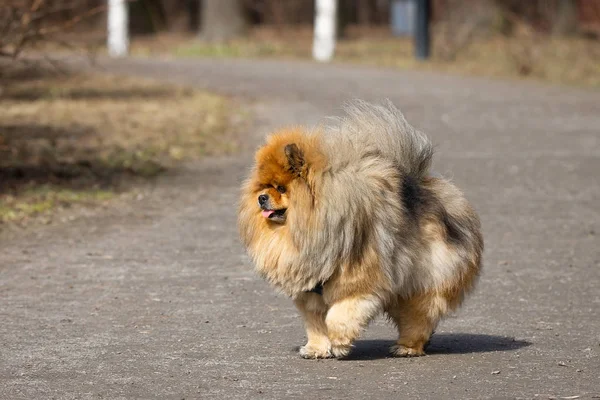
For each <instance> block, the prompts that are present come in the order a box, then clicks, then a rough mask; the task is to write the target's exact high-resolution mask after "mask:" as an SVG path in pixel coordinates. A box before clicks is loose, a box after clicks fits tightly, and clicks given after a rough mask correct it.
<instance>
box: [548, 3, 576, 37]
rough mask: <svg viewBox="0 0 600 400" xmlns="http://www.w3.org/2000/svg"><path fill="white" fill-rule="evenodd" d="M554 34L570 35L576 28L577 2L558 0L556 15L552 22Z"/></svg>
mask: <svg viewBox="0 0 600 400" xmlns="http://www.w3.org/2000/svg"><path fill="white" fill-rule="evenodd" d="M552 25H553V26H552V33H554V34H555V35H570V34H573V33H575V31H576V29H577V3H576V1H575V0H558V7H557V10H556V17H555V19H554V23H553V24H552Z"/></svg>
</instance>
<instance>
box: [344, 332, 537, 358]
mask: <svg viewBox="0 0 600 400" xmlns="http://www.w3.org/2000/svg"><path fill="white" fill-rule="evenodd" d="M394 343H395V341H393V340H358V341H356V343H355V344H354V348H353V349H352V352H351V353H350V355H349V356H348V357H346V358H344V359H343V360H348V361H351V360H378V359H382V358H388V357H390V354H389V349H390V347H391V346H393V345H394ZM530 345H531V342H528V341H525V340H518V339H515V338H512V337H506V336H496V335H484V334H476V333H436V334H434V335H433V336H432V337H431V341H430V342H429V345H428V346H427V348H426V350H425V352H426V353H427V354H430V355H433V354H470V353H491V352H496V351H511V350H517V349H520V348H523V347H527V346H530Z"/></svg>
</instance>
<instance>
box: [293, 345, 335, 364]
mask: <svg viewBox="0 0 600 400" xmlns="http://www.w3.org/2000/svg"><path fill="white" fill-rule="evenodd" d="M298 352H299V353H300V356H301V357H302V358H307V359H312V360H314V359H318V358H331V357H333V355H332V354H331V351H330V350H329V345H327V346H315V345H312V344H306V345H305V346H302V347H300V350H299V351H298Z"/></svg>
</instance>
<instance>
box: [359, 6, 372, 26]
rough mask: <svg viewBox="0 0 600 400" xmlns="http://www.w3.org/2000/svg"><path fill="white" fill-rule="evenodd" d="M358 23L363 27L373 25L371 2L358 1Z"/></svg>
mask: <svg viewBox="0 0 600 400" xmlns="http://www.w3.org/2000/svg"><path fill="white" fill-rule="evenodd" d="M357 3H358V4H357V8H358V23H359V24H360V25H363V26H369V25H371V4H370V3H371V2H370V1H369V0H357Z"/></svg>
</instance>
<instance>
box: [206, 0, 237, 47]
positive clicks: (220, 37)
mask: <svg viewBox="0 0 600 400" xmlns="http://www.w3.org/2000/svg"><path fill="white" fill-rule="evenodd" d="M200 17H201V18H202V20H201V21H202V22H201V27H202V30H201V31H200V37H201V38H202V39H204V40H207V41H210V42H222V41H226V40H229V39H233V38H234V37H237V36H240V35H243V34H244V33H245V31H246V28H247V24H246V18H245V15H244V8H243V5H242V1H241V0H203V1H202V5H201V16H200Z"/></svg>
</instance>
